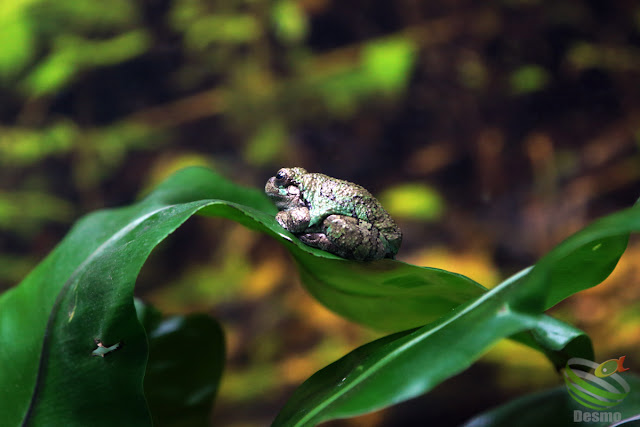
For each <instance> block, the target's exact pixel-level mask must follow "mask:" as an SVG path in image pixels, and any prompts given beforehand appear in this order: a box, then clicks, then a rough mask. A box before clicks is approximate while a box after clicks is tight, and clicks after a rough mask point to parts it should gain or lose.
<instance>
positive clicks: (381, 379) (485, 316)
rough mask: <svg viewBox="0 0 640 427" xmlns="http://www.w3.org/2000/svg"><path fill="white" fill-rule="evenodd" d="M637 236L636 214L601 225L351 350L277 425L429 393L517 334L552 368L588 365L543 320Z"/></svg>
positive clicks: (310, 384)
mask: <svg viewBox="0 0 640 427" xmlns="http://www.w3.org/2000/svg"><path fill="white" fill-rule="evenodd" d="M638 230H640V208H638V207H634V208H630V209H627V210H625V211H622V212H619V213H616V214H613V215H610V216H608V217H605V218H602V219H600V220H599V221H596V222H594V223H593V224H592V225H590V226H588V227H586V228H585V229H583V230H582V231H580V232H578V233H576V234H574V235H573V236H571V237H570V238H568V239H567V240H565V241H564V242H562V243H561V244H560V245H558V246H557V247H556V248H555V249H554V250H552V251H551V252H549V254H547V256H545V257H544V258H542V259H541V260H540V261H539V262H538V263H537V264H536V265H535V266H534V267H533V268H529V269H525V270H523V271H522V272H521V273H519V274H517V275H515V276H512V277H511V278H509V279H507V280H506V281H505V282H503V283H501V284H500V285H498V286H497V287H496V288H494V289H492V290H490V291H488V292H487V293H485V294H484V295H482V296H480V297H478V298H476V299H475V300H473V301H469V302H467V303H465V304H463V305H461V306H459V307H457V308H455V309H454V310H453V312H451V313H450V314H448V315H446V316H444V317H442V318H440V319H439V320H437V321H436V322H434V323H432V324H428V325H426V326H424V327H422V328H419V329H417V330H412V331H405V332H400V333H398V334H395V335H390V336H387V337H384V338H382V339H380V340H377V341H374V342H372V343H369V344H367V345H365V346H363V347H360V348H358V349H356V350H355V351H353V352H352V353H350V354H349V355H347V356H345V357H344V358H342V359H340V360H338V361H337V362H335V363H333V364H332V365H329V366H328V367H326V368H324V369H322V370H321V371H319V372H317V373H316V374H314V375H313V376H312V377H311V378H309V379H308V380H307V381H306V382H305V383H304V384H303V385H302V386H301V387H300V388H298V390H296V391H295V392H294V394H293V396H292V397H291V399H290V400H289V401H288V402H287V404H286V405H285V407H284V408H283V410H282V411H281V412H280V414H279V415H278V418H276V421H275V422H274V425H275V426H307V425H315V424H318V423H320V422H322V421H326V420H330V419H335V418H343V417H349V416H355V415H359V414H363V413H367V412H370V411H374V410H377V409H381V408H383V407H385V406H389V405H391V404H394V403H398V402H401V401H403V400H406V399H409V398H412V397H415V396H418V395H420V394H422V393H426V392H427V391H429V390H431V389H432V388H433V387H435V386H436V385H437V384H439V383H440V382H442V381H443V380H445V379H447V378H449V377H451V376H453V375H455V374H457V373H459V372H461V371H463V370H464V369H466V368H467V367H468V366H470V365H471V364H472V363H473V362H474V361H475V360H476V359H477V358H479V357H480V356H481V355H482V353H483V352H484V351H485V350H486V349H487V348H489V347H490V346H491V345H493V344H494V343H496V342H497V341H498V340H499V339H501V338H504V337H508V336H512V335H515V334H518V335H517V336H516V338H517V339H518V340H519V341H521V342H524V343H525V344H528V345H531V346H532V347H534V348H538V349H541V348H542V349H544V351H545V353H546V354H548V355H549V357H550V359H551V360H552V362H553V363H554V364H555V366H556V367H559V366H562V364H563V363H565V362H566V360H567V359H568V358H569V357H573V356H577V357H583V358H592V357H593V350H592V348H591V345H590V342H589V341H588V338H587V337H586V336H584V335H583V334H582V333H581V332H580V331H578V330H576V329H575V328H571V327H569V328H567V327H566V325H564V324H563V323H561V322H559V321H557V320H555V319H550V318H549V317H547V316H545V315H543V314H542V312H543V311H544V310H545V309H546V308H548V307H549V306H551V305H553V304H555V303H557V302H558V301H560V300H562V299H564V298H566V297H567V296H569V295H571V294H573V293H575V292H577V291H579V290H581V289H586V288H588V287H591V286H594V285H595V284H597V283H598V282H599V281H601V280H603V279H604V278H605V277H606V276H607V275H608V274H609V273H610V272H611V271H612V270H613V267H615V264H616V262H617V260H618V259H619V258H620V256H621V255H622V253H623V252H624V250H625V247H626V242H627V239H628V233H630V232H631V231H638ZM588 251H591V252H588ZM592 252H597V253H598V256H597V257H594V256H591V255H592ZM558 288H559V289H558ZM525 331H530V332H529V334H524V332H525Z"/></svg>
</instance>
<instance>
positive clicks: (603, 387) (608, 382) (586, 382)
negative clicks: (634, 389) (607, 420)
mask: <svg viewBox="0 0 640 427" xmlns="http://www.w3.org/2000/svg"><path fill="white" fill-rule="evenodd" d="M623 362H624V356H622V357H621V358H620V359H611V360H607V361H606V362H603V363H601V364H599V365H598V364H597V363H595V362H592V361H590V360H586V359H581V358H578V357H574V358H572V359H569V361H568V362H567V366H566V367H565V369H564V383H565V385H566V386H567V391H569V394H570V395H571V397H572V398H573V399H574V400H575V401H576V402H578V403H579V404H581V405H582V406H586V407H587V408H591V409H595V410H599V411H600V410H603V409H609V408H612V407H614V406H616V405H617V404H619V403H620V402H622V401H623V400H624V398H625V397H627V395H628V394H629V391H630V387H629V384H628V383H627V382H626V381H625V380H624V379H622V377H621V376H620V375H618V374H617V373H616V372H621V371H626V370H627V368H624V367H622V363H623ZM576 367H585V368H587V369H586V370H582V369H577V368H576ZM592 369H593V370H594V374H595V375H594V374H592V373H590V371H591V370H592Z"/></svg>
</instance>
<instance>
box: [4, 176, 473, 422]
mask: <svg viewBox="0 0 640 427" xmlns="http://www.w3.org/2000/svg"><path fill="white" fill-rule="evenodd" d="M196 212H201V213H203V214H206V215H216V216H222V217H225V218H228V219H231V220H234V221H236V222H238V223H240V224H244V225H246V226H247V227H249V228H251V229H255V230H259V231H262V232H265V233H267V234H269V235H271V236H274V237H276V238H277V239H278V240H279V241H281V242H283V243H284V244H285V245H286V247H287V248H288V249H289V250H290V251H291V252H292V253H293V254H294V256H295V258H296V260H297V261H298V263H299V265H300V268H301V269H304V276H305V277H306V278H307V279H308V280H310V283H309V284H308V287H309V289H311V290H312V292H314V293H316V294H319V295H320V298H321V300H323V301H324V302H325V303H326V304H327V305H329V307H331V308H334V309H335V310H336V311H338V312H340V313H343V314H345V315H347V316H348V317H350V318H353V319H357V320H359V321H362V322H365V323H366V324H371V325H373V326H379V327H389V325H391V327H392V328H404V327H407V325H410V326H415V325H418V324H422V323H426V322H428V321H430V320H432V319H435V318H437V317H438V316H439V315H440V314H442V313H444V312H447V311H449V310H450V309H452V308H453V307H455V306H456V305H458V304H459V302H461V301H464V300H465V299H469V298H471V297H473V296H475V295H479V294H481V293H482V292H483V291H484V290H483V288H482V287H481V286H479V285H478V284H476V283H475V282H473V281H472V280H470V279H467V278H465V277H463V276H460V275H457V274H454V273H448V272H445V271H442V270H435V269H426V268H420V267H415V266H409V265H407V264H404V263H400V262H394V261H389V260H387V261H382V262H380V263H371V264H360V263H356V262H349V261H345V260H342V259H340V258H338V257H336V256H334V255H331V254H328V253H325V252H322V251H319V250H316V249H312V248H309V247H307V246H305V245H303V244H302V243H300V242H299V241H298V240H297V239H296V238H295V237H294V236H292V235H291V234H290V233H288V232H286V231H284V230H283V229H282V228H281V227H280V226H279V225H278V224H277V222H276V221H275V219H274V215H275V212H276V209H275V207H274V206H273V205H272V204H271V203H270V202H269V200H268V199H267V198H266V197H265V196H264V194H263V193H262V191H261V190H255V189H247V188H243V187H240V186H237V185H235V184H233V183H230V182H228V181H226V180H224V179H222V178H221V177H219V176H218V175H215V174H214V173H212V172H211V171H209V170H206V169H202V168H192V169H186V170H183V171H181V172H178V173H176V174H175V175H173V176H172V177H171V178H170V179H168V180H167V181H165V182H164V183H163V184H161V185H160V186H158V187H157V188H156V189H155V190H154V191H153V192H152V193H151V194H149V196H148V197H147V198H145V199H144V200H142V201H141V202H139V203H137V204H134V205H132V206H129V207H126V208H121V209H113V210H104V211H99V212H96V213H93V214H91V215H88V216H86V217H85V218H83V219H81V220H80V221H78V223H77V224H76V225H75V226H74V227H73V229H72V230H71V231H70V232H69V234H68V235H67V237H66V238H65V239H64V240H63V241H62V242H61V243H60V244H59V245H58V247H56V248H55V250H54V251H53V252H52V253H51V254H50V255H49V256H48V257H47V258H46V259H45V260H44V261H43V262H42V263H41V264H40V265H38V267H36V269H35V270H34V271H32V272H31V274H29V275H28V276H27V278H26V279H25V280H24V281H23V282H22V283H21V284H20V285H19V286H17V287H15V288H13V289H11V290H9V291H7V292H5V293H4V294H3V295H1V296H0V366H2V367H3V369H2V370H0V402H3V407H5V406H6V408H7V410H6V411H3V422H5V423H6V424H7V425H17V424H20V423H23V424H25V425H56V424H60V423H65V425H73V424H74V423H75V425H108V424H112V423H113V419H112V418H110V417H98V416H96V414H109V413H111V412H112V411H113V408H118V411H119V413H127V414H128V417H129V420H131V422H132V423H135V424H136V425H148V424H149V423H150V421H151V420H150V416H149V413H148V410H147V408H146V404H145V400H144V395H143V386H142V384H143V376H144V372H145V363H146V360H147V351H148V349H147V341H146V338H145V333H144V329H143V327H142V326H141V324H140V323H139V321H138V320H137V318H136V312H135V309H134V304H133V286H134V283H135V278H136V276H137V274H138V272H139V270H140V268H141V266H142V264H143V263H144V261H145V260H146V258H147V257H148V255H149V253H150V251H151V250H152V249H153V248H154V247H155V246H156V245H157V244H158V243H159V242H160V241H161V240H162V239H164V238H165V237H166V236H167V235H168V234H170V233H171V232H172V231H173V230H175V229H176V228H177V227H179V226H180V224H182V223H183V222H184V221H186V220H187V219H188V218H189V217H190V216H191V215H193V214H194V213H196ZM448 283H450V284H451V287H450V288H449V287H448ZM358 284H359V285H358ZM431 299H434V301H433V302H430V300H431ZM412 301H423V303H424V304H423V305H422V306H421V305H420V304H418V303H415V302H412ZM430 310H431V311H430ZM392 316H393V317H392ZM95 340H99V341H100V342H101V343H102V344H103V345H104V346H105V347H107V348H110V347H112V346H118V347H119V348H118V350H117V351H113V352H109V353H107V354H106V357H104V358H103V357H96V356H94V355H93V352H94V350H96V349H98V347H97V346H96V343H95ZM60 390H65V391H66V392H65V393H61V392H60Z"/></svg>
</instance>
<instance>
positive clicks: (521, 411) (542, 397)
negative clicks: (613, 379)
mask: <svg viewBox="0 0 640 427" xmlns="http://www.w3.org/2000/svg"><path fill="white" fill-rule="evenodd" d="M623 378H624V380H625V381H626V382H627V383H629V386H630V387H631V392H630V393H629V395H628V396H627V397H626V398H625V399H624V400H623V401H622V403H620V404H619V405H617V406H615V407H613V408H611V410H610V411H605V412H611V413H616V412H618V413H619V416H620V418H621V421H622V420H629V419H630V418H634V417H635V420H634V421H635V423H634V421H631V420H629V421H630V422H629V423H627V424H624V425H625V426H628V427H632V426H637V425H639V424H640V418H639V417H638V414H639V413H640V378H638V377H637V376H633V375H629V374H623ZM574 411H579V412H580V414H576V413H575V412H574ZM584 412H589V413H597V414H599V415H598V416H599V418H600V417H602V415H600V414H602V413H603V412H601V411H593V410H591V409H589V408H585V407H583V406H581V405H580V404H578V403H577V402H576V401H575V400H573V399H572V398H571V396H570V395H569V393H568V392H567V389H566V388H565V386H560V387H556V388H553V389H550V390H545V391H542V392H539V393H535V394H531V395H527V396H524V397H520V398H518V399H515V400H512V401H510V402H508V403H506V404H505V405H502V406H499V407H498V408H495V409H492V410H490V411H488V412H485V413H484V414H481V415H478V416H476V417H474V418H472V419H471V420H469V421H467V422H466V423H465V424H464V427H511V426H516V425H517V426H518V427H539V426H545V427H565V426H594V427H606V426H612V424H613V423H612V422H611V421H597V422H594V421H589V422H585V421H584V419H583V417H584V416H583V415H582V413H584ZM574 417H575V418H574ZM606 417H607V418H608V415H606ZM578 419H582V421H576V420H578Z"/></svg>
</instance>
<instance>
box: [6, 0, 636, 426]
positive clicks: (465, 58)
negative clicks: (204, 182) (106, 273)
mask: <svg viewBox="0 0 640 427" xmlns="http://www.w3.org/2000/svg"><path fill="white" fill-rule="evenodd" d="M639 82H640V6H638V5H637V3H636V2H632V1H615V2H599V1H586V0H559V1H555V2H542V1H539V0H503V1H498V2H491V3H489V4H482V3H480V2H472V1H469V0H459V1H418V0H398V1H386V2H383V1H364V0H353V1H349V2H344V1H337V0H301V1H293V0H281V1H265V0H246V1H235V0H233V1H232V0H220V1H215V2H214V1H207V0H112V1H109V2H96V1H93V0H57V1H47V0H11V1H10V0H4V1H0V291H1V290H4V289H6V288H8V287H10V286H13V285H14V284H16V283H18V282H19V281H20V280H21V279H22V278H23V277H24V276H25V275H26V274H27V273H28V272H29V271H30V269H31V268H32V267H33V266H34V265H35V264H36V263H37V262H38V261H39V260H41V259H42V258H43V257H44V256H45V255H46V254H47V253H48V252H49V251H50V250H51V249H52V248H53V247H54V246H55V245H56V243H57V242H58V241H59V240H60V239H61V238H62V237H63V236H64V235H65V233H66V232H67V231H68V229H69V227H70V226H71V224H72V223H73V222H74V221H75V220H76V219H77V218H79V217H80V216H82V215H83V214H85V213H87V212H90V211H92V210H95V209H99V208H104V207H115V206H121V205H124V204H128V203H131V202H132V201H134V200H135V199H137V198H139V197H141V196H142V195H144V193H145V192H146V191H148V189H149V188H151V187H152V186H153V185H155V184H157V183H158V182H159V181H161V180H162V179H163V178H165V177H166V176H167V175H169V174H170V173H171V172H173V171H175V170H177V169H179V168H181V167H184V166H188V165H206V166H209V167H211V168H213V169H215V170H217V171H219V172H220V173H222V174H223V175H226V176H228V177H229V178H231V179H233V180H234V181H236V182H240V183H243V184H245V185H249V186H254V187H260V188H261V187H263V186H264V183H265V182H266V180H267V179H268V178H269V177H270V176H272V175H273V174H274V173H275V172H276V171H277V169H279V168H280V167H283V166H304V167H306V168H307V169H308V170H310V171H317V172H323V173H326V174H328V175H332V176H335V177H338V178H343V179H348V180H351V181H354V182H357V183H359V184H361V185H363V186H365V187H366V188H368V189H369V190H370V191H372V192H373V193H374V194H375V195H377V196H379V197H380V199H381V200H382V202H383V204H384V205H385V206H386V207H388V210H389V211H390V212H391V213H392V215H393V216H394V218H396V220H397V222H398V223H399V224H400V225H401V227H402V229H403V230H404V233H405V239H404V244H403V247H402V249H401V251H400V253H399V256H398V259H400V260H403V261H407V262H411V263H415V264H418V265H425V266H434V267H440V268H445V269H448V270H452V271H455V272H458V273H461V274H464V275H467V276H469V277H471V278H473V279H475V280H477V281H479V282H480V283H482V284H483V285H485V286H491V285H493V284H496V283H497V282H498V281H499V280H501V279H502V278H505V277H507V276H508V275H510V274H512V273H514V272H516V271H518V270H519V269H521V268H523V267H525V266H527V265H530V264H532V263H533V262H535V260H536V259H538V258H539V257H540V256H541V255H543V254H544V253H545V252H546V251H548V250H549V249H550V248H551V247H553V245H554V244H556V243H558V242H559V241H561V240H562V239H563V238H564V237H566V236H567V235H568V234H570V233H571V232H573V231H576V230H577V229H579V228H580V227H582V226H584V225H585V224H586V223H588V222H589V221H590V220H592V219H593V218H595V217H598V216H600V215H604V214H606V213H610V212H613V211H615V210H617V209H621V208H624V207H628V206H630V205H631V204H632V203H634V202H635V200H636V198H637V197H638V189H639V188H640V186H639V185H638V184H639V183H640V149H639V148H640V120H639V119H640V96H639V95H640V84H639ZM638 259H640V241H638V240H637V239H636V240H633V239H632V241H631V244H630V247H629V250H628V252H627V254H626V255H625V256H624V257H623V259H622V261H621V263H620V265H619V268H618V269H617V270H616V271H615V272H614V274H613V276H612V277H611V278H610V279H608V280H607V281H606V282H605V283H604V284H603V285H601V286H599V287H597V288H595V289H593V290H590V291H587V292H583V293H582V294H580V295H577V296H575V297H572V298H571V299H570V300H569V301H567V302H565V303H563V304H562V305H560V306H559V307H556V308H554V310H553V311H552V313H553V314H555V315H557V316H558V317H560V318H562V319H563V320H567V321H569V322H572V323H574V324H576V325H577V326H579V327H581V328H583V329H584V330H586V331H587V332H588V333H589V334H591V336H592V338H593V340H594V345H595V347H596V354H597V357H598V359H599V360H601V361H602V360H606V359H608V358H612V357H616V358H617V357H619V356H621V355H627V361H626V362H625V366H630V367H631V368H632V370H634V371H635V372H636V373H637V372H638V371H640V362H638V360H639V358H640V350H639V349H640V345H639V344H640V316H639V314H638V313H640V310H638V308H640V271H639V270H638V263H637V260H638ZM137 294H138V295H139V296H140V297H142V298H143V299H145V300H146V301H149V302H152V303H153V304H155V305H156V306H157V307H158V308H159V309H161V310H162V311H163V312H165V313H178V312H180V313H184V312H193V311H204V312H209V313H211V315H213V316H215V317H216V318H218V319H220V320H221V321H222V323H223V325H224V326H225V331H226V333H227V340H228V355H227V358H228V360H229V362H228V370H227V372H226V373H225V375H224V377H223V383H222V388H221V391H220V395H219V398H218V401H217V402H216V405H215V408H214V412H213V415H212V425H224V426H261V425H266V424H268V423H269V422H270V420H272V419H273V417H274V416H275V414H276V413H277V411H278V408H279V407H280V406H281V405H282V404H283V403H284V401H286V399H287V396H288V395H289V394H290V393H291V391H292V389H293V388H294V387H295V386H297V385H298V384H300V383H301V382H302V381H303V380H304V379H305V378H307V377H308V376H309V375H311V374H312V373H313V372H315V371H316V370H318V369H320V368H321V367H323V366H325V365H326V364H328V363H330V362H331V361H333V360H335V359H337V358H338V357H340V356H341V355H343V354H345V353H346V352H348V351H349V350H351V349H353V348H355V347H357V346H358V345H360V344H362V343H364V342H367V341H369V340H371V339H373V338H374V337H376V336H378V335H377V333H376V332H374V331H369V330H365V329H364V328H361V327H359V326H357V325H353V324H349V323H348V322H347V321H345V320H342V319H340V318H338V317H337V316H335V315H333V314H332V313H330V312H329V311H327V310H326V309H324V308H323V307H321V306H320V305H319V304H318V303H316V302H315V301H313V300H312V299H311V298H310V297H309V296H308V295H307V294H306V293H305V292H304V291H303V290H302V289H301V288H300V286H299V284H298V283H297V277H296V273H295V269H294V266H293V265H292V263H291V260H290V259H289V258H288V256H287V254H286V252H285V251H284V250H283V249H282V248H280V247H279V246H278V245H277V244H276V243H275V242H272V241H271V240H269V239H268V238H266V237H263V236H259V235H257V234H255V233H252V232H250V231H248V230H246V229H244V228H242V227H241V226H239V225H236V224H233V223H229V222H227V221H223V220H212V219H209V218H196V219H194V220H191V221H190V222H188V223H187V224H186V225H185V226H184V227H182V228H181V229H179V230H178V231H177V232H176V233H174V235H172V236H171V237H170V238H169V239H168V240H167V241H166V242H164V243H163V244H162V245H161V246H160V247H159V248H158V249H157V250H156V251H155V253H154V254H153V255H152V257H151V259H150V260H149V262H148V263H147V265H146V266H145V268H144V269H143V271H142V273H141V276H140V278H139V281H138V285H137ZM627 364H628V365H627ZM555 384H560V378H559V377H558V376H557V375H556V373H555V372H554V371H553V369H552V367H551V365H550V364H548V362H546V361H545V360H544V359H543V358H542V356H540V355H538V354H535V353H533V352H532V351H531V350H528V349H524V348H521V347H519V346H517V345H515V344H510V343H505V344H501V345H499V346H498V347H497V348H496V349H494V350H492V351H491V352H490V353H489V354H488V355H487V356H486V357H485V358H484V359H483V360H482V362H481V363H479V364H478V365H476V366H474V367H473V368H471V369H470V370H469V371H468V372H466V373H465V374H463V375H461V376H459V377H456V378H454V379H452V380H450V381H448V382H446V383H444V384H443V385H441V386H440V387H438V388H437V389H435V390H434V391H433V392H432V393H430V394H429V395H427V396H424V397H421V398H418V399H415V400H412V401H410V402H406V403H403V404H401V405H398V406H396V407H393V408H391V409H389V410H385V411H381V412H378V413H374V414H371V415H368V416H364V417H360V418H356V419H352V420H347V421H336V422H332V423H329V425H333V426H343V425H346V426H360V425H362V426H393V425H422V424H424V422H426V421H429V422H430V423H431V424H432V425H453V424H456V423H459V422H462V421H464V420H465V419H467V418H469V417H470V416H472V415H474V414H476V413H477V412H479V411H482V410H484V409H487V408H489V407H491V406H492V405H495V404H498V403H500V402H504V401H506V400H508V399H509V398H510V397H513V396H516V395H519V394H523V393H526V392H528V391H532V390H539V389H540V388H542V387H546V386H550V385H555Z"/></svg>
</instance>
